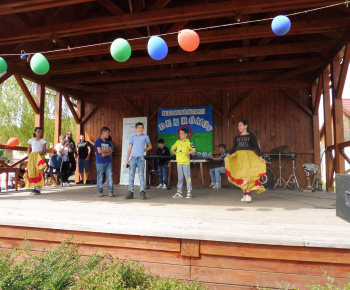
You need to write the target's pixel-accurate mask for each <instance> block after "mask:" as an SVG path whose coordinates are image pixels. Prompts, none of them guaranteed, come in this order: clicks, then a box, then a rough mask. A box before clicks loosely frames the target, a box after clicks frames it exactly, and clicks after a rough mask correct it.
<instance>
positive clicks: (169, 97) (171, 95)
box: [149, 94, 174, 121]
mask: <svg viewBox="0 0 350 290" xmlns="http://www.w3.org/2000/svg"><path fill="white" fill-rule="evenodd" d="M173 97H174V95H173V94H170V95H168V96H167V97H166V98H165V100H164V101H163V102H162V103H161V104H160V105H159V108H164V106H165V105H166V104H167V103H168V102H169V101H170V100H171V99H172V98H173ZM157 114H158V110H157V111H154V112H153V113H152V114H151V115H150V117H149V120H150V121H151V120H152V119H153V118H154V117H155V116H157Z"/></svg>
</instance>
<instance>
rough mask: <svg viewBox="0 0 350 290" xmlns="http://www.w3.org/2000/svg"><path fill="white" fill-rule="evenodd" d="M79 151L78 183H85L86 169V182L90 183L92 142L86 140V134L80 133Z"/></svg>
mask: <svg viewBox="0 0 350 290" xmlns="http://www.w3.org/2000/svg"><path fill="white" fill-rule="evenodd" d="M77 153H78V171H79V176H80V181H79V182H77V183H76V184H83V183H84V170H85V175H86V181H85V183H86V184H90V180H89V172H90V154H91V144H90V142H89V141H86V140H85V135H84V134H80V142H79V143H78V144H77Z"/></svg>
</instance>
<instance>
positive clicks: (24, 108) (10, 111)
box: [0, 76, 75, 146]
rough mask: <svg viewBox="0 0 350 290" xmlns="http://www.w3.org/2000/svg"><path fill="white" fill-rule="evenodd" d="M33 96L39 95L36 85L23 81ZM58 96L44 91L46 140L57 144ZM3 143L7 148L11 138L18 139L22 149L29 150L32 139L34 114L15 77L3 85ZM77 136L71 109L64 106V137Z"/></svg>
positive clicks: (0, 140) (0, 137) (0, 122)
mask: <svg viewBox="0 0 350 290" xmlns="http://www.w3.org/2000/svg"><path fill="white" fill-rule="evenodd" d="M24 82H25V84H26V85H27V87H28V89H29V91H30V93H31V94H32V96H35V95H36V84H35V83H33V82H31V81H28V80H24ZM55 106H56V92H55V91H53V90H51V89H48V88H46V89H45V113H44V139H45V140H46V141H47V142H48V143H50V142H53V141H54V132H55ZM0 116H1V118H0V126H1V130H0V143H1V144H6V143H7V140H8V139H10V138H11V137H16V138H18V139H19V144H20V146H27V144H28V140H29V139H30V138H33V131H34V121H35V113H34V111H33V109H32V107H31V105H30V104H29V102H28V100H27V98H26V97H25V95H24V93H23V92H22V90H21V88H20V86H19V85H18V83H17V81H16V79H15V78H14V77H13V76H12V77H10V78H9V79H7V80H6V81H5V82H3V83H2V84H1V85H0ZM67 131H71V132H72V133H74V132H75V120H74V118H73V116H72V114H71V112H70V110H69V107H68V105H67V104H66V103H65V102H63V106H62V133H65V132H67Z"/></svg>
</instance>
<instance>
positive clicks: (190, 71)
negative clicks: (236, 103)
mask: <svg viewBox="0 0 350 290" xmlns="http://www.w3.org/2000/svg"><path fill="white" fill-rule="evenodd" d="M321 60H322V59H321V58H310V59H291V60H289V59H288V60H273V61H264V62H252V63H234V64H222V65H211V66H200V67H185V68H173V69H159V70H140V71H133V72H123V73H114V74H107V75H101V76H90V77H89V76H86V77H78V78H70V79H67V80H66V79H57V82H59V83H60V86H67V83H68V84H81V83H86V84H89V83H93V82H95V83H106V82H118V81H125V80H134V79H137V80H143V79H162V78H168V77H174V76H181V77H182V76H189V75H195V76H200V75H225V74H232V73H238V72H248V71H258V70H259V71H260V70H271V69H287V68H294V67H299V66H307V65H308V64H310V63H316V62H318V61H321Z"/></svg>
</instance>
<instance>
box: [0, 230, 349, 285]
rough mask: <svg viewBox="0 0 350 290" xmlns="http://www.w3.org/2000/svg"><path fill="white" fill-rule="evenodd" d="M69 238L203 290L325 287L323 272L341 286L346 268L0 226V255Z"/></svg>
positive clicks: (329, 257) (218, 245) (232, 247)
mask: <svg viewBox="0 0 350 290" xmlns="http://www.w3.org/2000/svg"><path fill="white" fill-rule="evenodd" d="M73 234H74V236H75V237H76V238H75V240H74V241H84V244H83V246H82V247H81V252H82V253H83V254H84V255H85V256H89V255H92V254H93V253H94V252H96V251H97V250H99V251H100V252H102V253H103V252H109V253H110V254H111V255H112V256H113V257H118V258H120V259H132V260H135V261H140V262H142V263H143V264H144V265H145V267H147V268H148V269H150V270H152V271H153V272H154V273H156V274H160V275H163V276H168V277H177V278H179V279H183V280H194V279H198V280H199V281H201V282H204V283H206V284H207V285H208V287H209V289H252V288H256V287H257V285H259V287H262V288H269V289H271V288H278V287H279V286H280V285H287V284H289V287H291V288H301V289H305V288H306V286H307V285H309V284H311V282H312V281H314V282H316V283H324V282H326V278H325V277H323V271H327V274H328V275H330V276H332V277H333V278H335V283H336V284H337V285H340V286H342V285H344V284H345V283H346V282H347V281H348V272H349V268H350V262H349V261H350V250H349V249H332V248H311V247H295V246H294V247H288V246H275V245H259V244H243V243H227V242H216V241H189V240H181V239H169V238H162V237H141V236H130V235H115V234H106V233H90V232H78V231H66V230H65V231H63V230H54V229H38V228H26V227H14V226H1V225H0V242H1V243H0V251H3V252H8V251H9V250H10V249H12V248H13V247H15V246H18V245H19V244H20V243H22V240H23V238H24V236H25V235H27V236H28V238H29V240H30V242H31V243H33V244H35V245H36V248H34V249H33V253H34V254H36V253H38V251H39V249H42V248H46V249H47V248H50V247H56V246H57V245H58V243H59V242H61V241H63V240H65V239H67V238H68V237H70V236H71V235H73ZM188 242H190V243H191V244H192V245H199V247H198V246H195V248H196V252H197V249H199V256H198V257H194V256H193V255H192V254H191V256H192V257H187V256H184V255H182V254H185V255H187V254H188V252H187V251H184V250H183V248H182V247H183V246H181V245H185V244H188ZM190 248H193V247H192V246H191V247H190ZM185 252H186V253H185Z"/></svg>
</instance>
